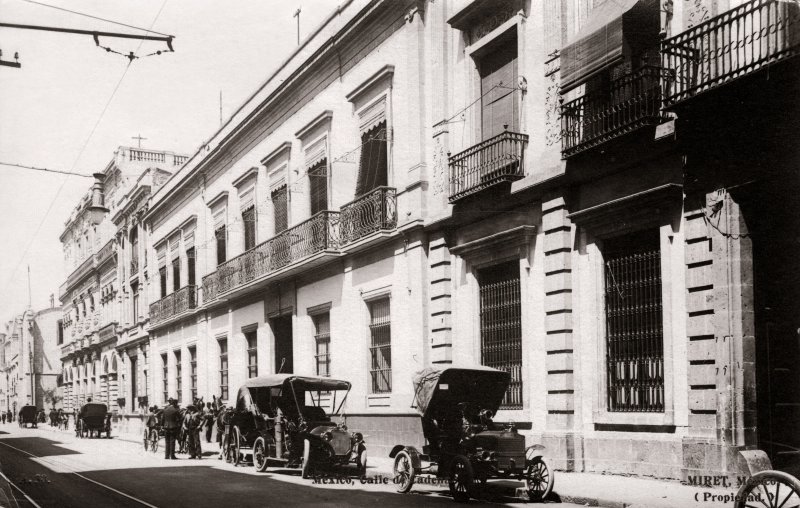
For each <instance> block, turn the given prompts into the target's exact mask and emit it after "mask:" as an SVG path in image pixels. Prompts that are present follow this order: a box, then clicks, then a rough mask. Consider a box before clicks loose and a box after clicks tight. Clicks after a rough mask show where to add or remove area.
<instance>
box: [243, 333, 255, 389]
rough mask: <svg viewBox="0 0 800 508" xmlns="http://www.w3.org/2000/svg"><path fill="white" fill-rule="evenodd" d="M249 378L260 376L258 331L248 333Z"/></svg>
mask: <svg viewBox="0 0 800 508" xmlns="http://www.w3.org/2000/svg"><path fill="white" fill-rule="evenodd" d="M244 337H245V339H247V377H248V378H251V377H256V376H258V339H257V334H256V331H255V330H253V331H251V332H247V333H246V334H245V335H244Z"/></svg>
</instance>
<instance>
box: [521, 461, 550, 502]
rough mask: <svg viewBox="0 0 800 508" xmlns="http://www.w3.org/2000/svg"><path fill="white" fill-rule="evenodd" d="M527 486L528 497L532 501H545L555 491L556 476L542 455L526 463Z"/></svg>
mask: <svg viewBox="0 0 800 508" xmlns="http://www.w3.org/2000/svg"><path fill="white" fill-rule="evenodd" d="M525 466H526V467H525V488H526V489H527V490H528V499H529V500H531V501H536V502H539V501H544V500H545V499H546V498H547V496H549V495H550V492H552V491H553V481H554V480H555V477H554V475H553V472H552V471H550V468H549V467H547V464H546V463H545V462H544V460H542V458H541V457H534V458H533V459H531V460H529V461H527V463H526V465H525Z"/></svg>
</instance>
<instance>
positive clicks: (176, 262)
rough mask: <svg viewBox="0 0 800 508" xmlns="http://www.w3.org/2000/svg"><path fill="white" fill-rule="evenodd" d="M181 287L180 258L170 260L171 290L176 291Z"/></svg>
mask: <svg viewBox="0 0 800 508" xmlns="http://www.w3.org/2000/svg"><path fill="white" fill-rule="evenodd" d="M180 288H181V258H175V259H173V260H172V290H173V291H177V290H179V289H180Z"/></svg>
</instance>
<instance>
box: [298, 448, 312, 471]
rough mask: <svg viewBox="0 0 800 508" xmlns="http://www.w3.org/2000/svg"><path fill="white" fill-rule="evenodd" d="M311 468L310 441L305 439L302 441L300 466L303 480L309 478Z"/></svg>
mask: <svg viewBox="0 0 800 508" xmlns="http://www.w3.org/2000/svg"><path fill="white" fill-rule="evenodd" d="M311 468H312V464H311V441H309V440H308V439H306V440H304V441H303V463H302V465H301V466H300V471H301V475H302V476H303V478H308V477H310V476H311V474H312V469H311Z"/></svg>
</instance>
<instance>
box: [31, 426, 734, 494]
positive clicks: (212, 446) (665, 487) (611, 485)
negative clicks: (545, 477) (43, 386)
mask: <svg viewBox="0 0 800 508" xmlns="http://www.w3.org/2000/svg"><path fill="white" fill-rule="evenodd" d="M39 428H40V429H44V430H47V431H50V432H54V433H63V432H68V433H74V430H72V429H71V430H69V431H59V430H58V429H56V428H53V427H50V426H49V425H40V426H39ZM112 437H113V438H114V439H117V440H119V441H125V442H128V443H131V444H132V445H134V446H138V447H141V446H142V440H141V436H134V435H131V434H129V433H127V434H112ZM202 447H203V451H204V452H206V453H209V452H214V453H218V452H219V447H218V445H217V443H216V442H213V441H212V442H211V443H206V442H205V439H204V440H203V442H202ZM368 464H369V468H368V473H367V476H368V477H374V476H380V477H384V478H392V476H393V472H392V467H393V464H394V461H393V460H392V459H390V458H389V457H384V456H375V455H371V456H369V458H368ZM491 484H492V490H494V491H495V492H499V493H502V494H503V495H505V496H509V497H512V496H513V497H517V498H520V497H524V494H523V489H522V487H524V485H523V484H522V483H521V482H518V481H496V482H491ZM733 494H735V490H732V489H728V490H722V489H708V488H701V487H695V486H687V485H682V484H681V483H680V482H677V481H667V480H653V479H647V478H635V477H627V476H619V475H604V474H595V473H566V472H561V471H556V472H555V483H554V488H553V495H552V496H551V499H552V500H554V501H556V502H558V501H561V502H563V503H574V504H579V505H584V506H600V507H605V508H696V507H708V508H715V507H722V506H725V507H727V506H732V502H731V501H727V502H726V501H725V500H724V499H723V498H722V496H725V495H733Z"/></svg>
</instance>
